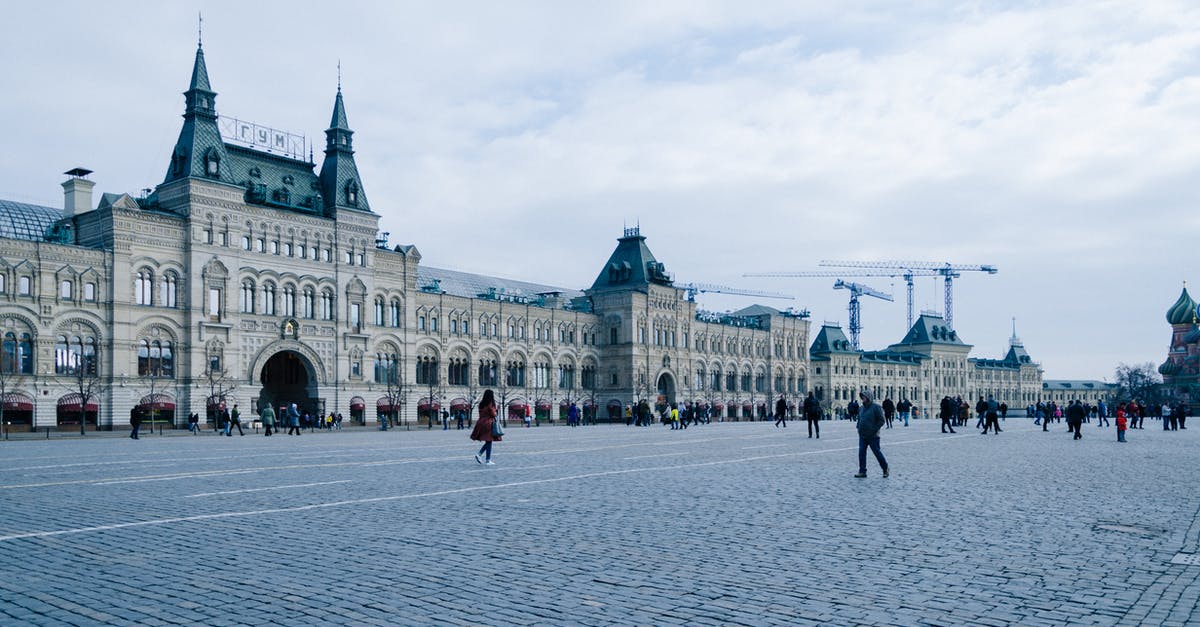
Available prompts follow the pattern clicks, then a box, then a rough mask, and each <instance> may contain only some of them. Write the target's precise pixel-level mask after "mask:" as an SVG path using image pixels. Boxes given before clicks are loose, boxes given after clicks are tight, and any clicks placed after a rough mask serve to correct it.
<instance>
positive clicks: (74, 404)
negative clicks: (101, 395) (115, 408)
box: [58, 392, 100, 411]
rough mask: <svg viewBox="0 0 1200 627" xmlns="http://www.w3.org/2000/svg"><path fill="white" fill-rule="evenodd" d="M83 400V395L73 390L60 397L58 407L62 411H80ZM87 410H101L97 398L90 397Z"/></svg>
mask: <svg viewBox="0 0 1200 627" xmlns="http://www.w3.org/2000/svg"><path fill="white" fill-rule="evenodd" d="M82 401H83V397H82V396H80V395H79V393H78V392H73V393H71V394H67V395H66V396H63V397H62V398H60V399H58V409H59V410H60V411H79V409H80V404H81V402H82ZM86 411H100V404H99V402H98V401H97V400H96V399H95V398H92V399H89V400H88V403H87V407H86Z"/></svg>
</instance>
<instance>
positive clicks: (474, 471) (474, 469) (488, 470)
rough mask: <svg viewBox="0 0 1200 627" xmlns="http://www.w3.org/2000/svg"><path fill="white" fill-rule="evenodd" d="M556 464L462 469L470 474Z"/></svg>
mask: <svg viewBox="0 0 1200 627" xmlns="http://www.w3.org/2000/svg"><path fill="white" fill-rule="evenodd" d="M557 465H558V464H541V465H538V466H513V467H508V466H503V467H499V468H472V469H470V470H464V471H463V474H472V473H480V472H500V471H501V470H533V469H535V468H554V467H555V466H557Z"/></svg>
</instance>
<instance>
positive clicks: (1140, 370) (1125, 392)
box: [1114, 361, 1162, 404]
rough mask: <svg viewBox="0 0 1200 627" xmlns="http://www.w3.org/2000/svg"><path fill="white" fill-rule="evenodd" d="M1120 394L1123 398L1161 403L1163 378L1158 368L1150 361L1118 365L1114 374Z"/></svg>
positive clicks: (1147, 402) (1148, 402)
mask: <svg viewBox="0 0 1200 627" xmlns="http://www.w3.org/2000/svg"><path fill="white" fill-rule="evenodd" d="M1114 376H1115V378H1116V382H1117V385H1118V386H1120V387H1119V388H1118V390H1119V393H1120V395H1121V396H1122V397H1123V398H1129V399H1137V400H1139V401H1141V402H1143V403H1146V404H1161V403H1160V399H1159V385H1160V384H1161V383H1162V379H1161V378H1160V377H1159V376H1158V370H1157V369H1156V368H1155V367H1154V364H1152V363H1150V362H1148V361H1147V362H1145V363H1140V364H1126V363H1124V362H1122V363H1121V364H1119V365H1117V370H1116V373H1115V374H1114Z"/></svg>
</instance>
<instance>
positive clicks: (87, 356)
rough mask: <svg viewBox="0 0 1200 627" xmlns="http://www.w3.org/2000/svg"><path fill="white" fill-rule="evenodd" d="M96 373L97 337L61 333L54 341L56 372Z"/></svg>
mask: <svg viewBox="0 0 1200 627" xmlns="http://www.w3.org/2000/svg"><path fill="white" fill-rule="evenodd" d="M80 372H82V373H84V374H89V375H94V374H96V338H94V337H92V336H90V335H89V336H78V335H73V336H70V337H68V336H66V335H60V336H58V337H57V338H55V343H54V373H55V374H78V373H80Z"/></svg>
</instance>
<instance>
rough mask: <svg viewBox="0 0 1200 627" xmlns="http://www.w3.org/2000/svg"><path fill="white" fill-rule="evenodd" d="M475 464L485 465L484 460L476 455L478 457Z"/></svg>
mask: <svg viewBox="0 0 1200 627" xmlns="http://www.w3.org/2000/svg"><path fill="white" fill-rule="evenodd" d="M475 463H476V464H482V463H483V460H482V459H480V458H479V456H478V455H476V456H475Z"/></svg>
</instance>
